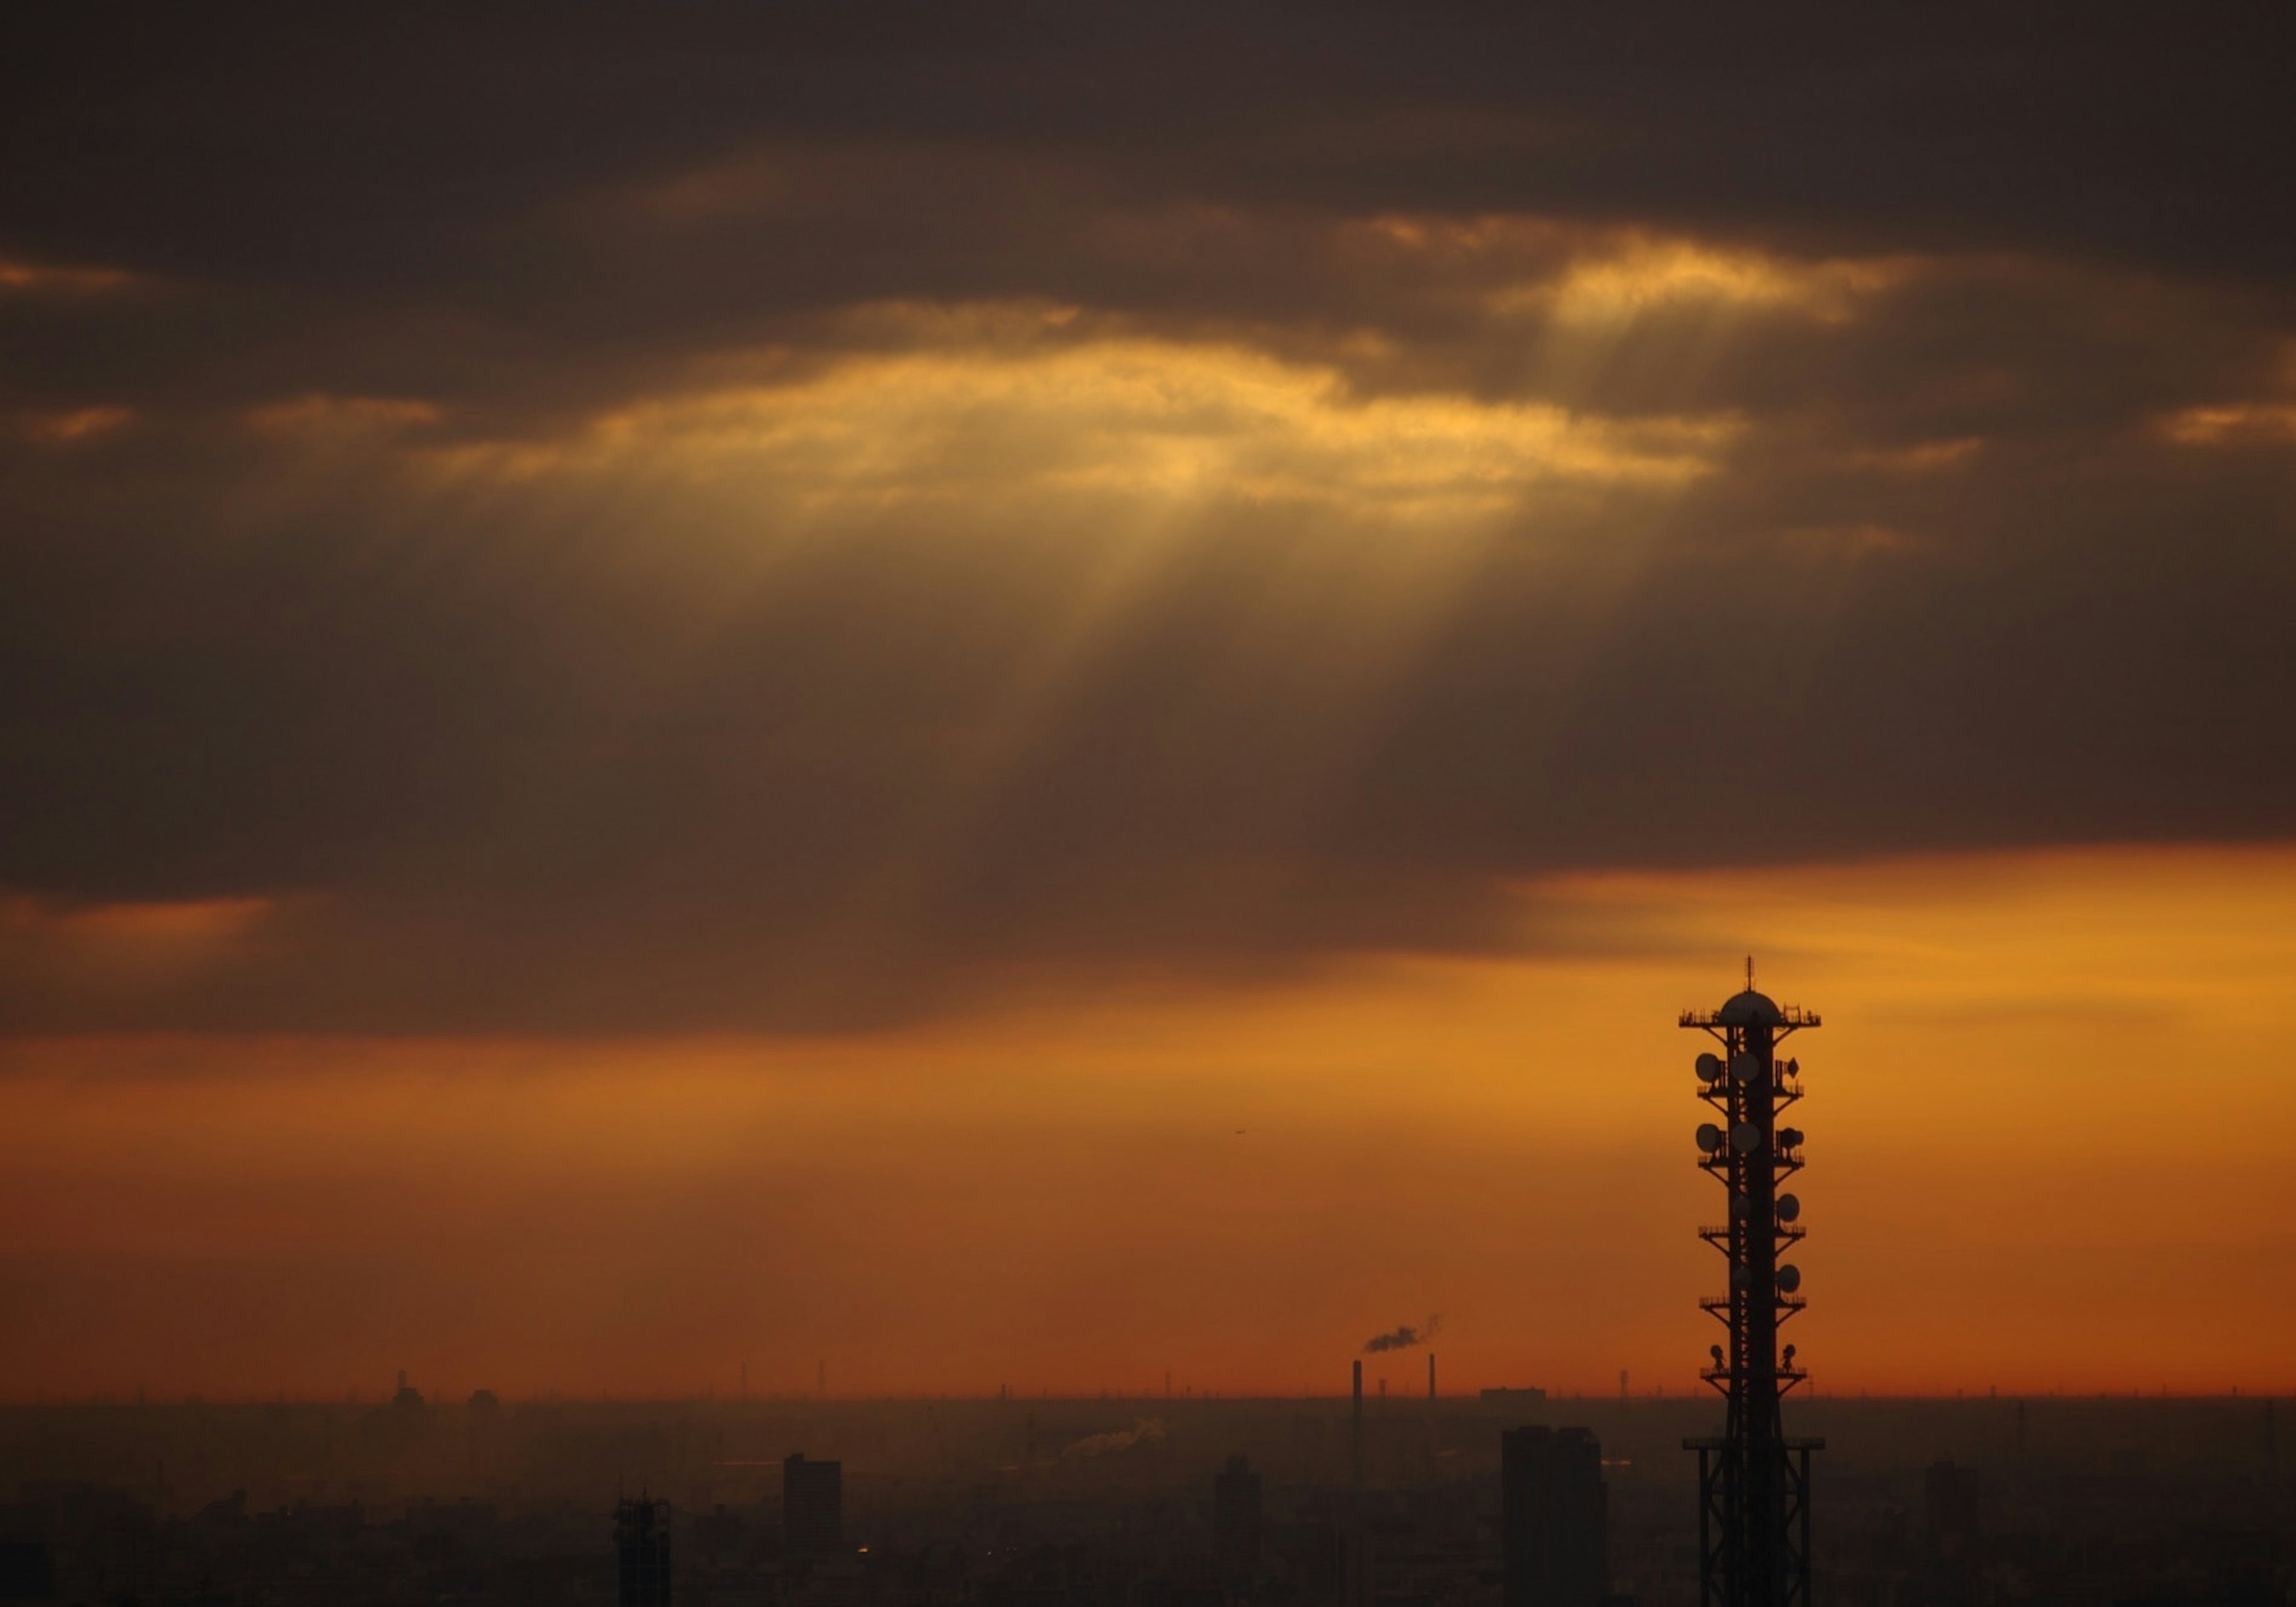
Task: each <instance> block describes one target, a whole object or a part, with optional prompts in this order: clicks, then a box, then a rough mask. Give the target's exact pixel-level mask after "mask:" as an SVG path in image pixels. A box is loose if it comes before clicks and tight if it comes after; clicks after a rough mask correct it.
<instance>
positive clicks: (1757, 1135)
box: [1730, 1121, 1762, 1155]
mask: <svg viewBox="0 0 2296 1607" xmlns="http://www.w3.org/2000/svg"><path fill="white" fill-rule="evenodd" d="M1730 1147H1731V1148H1732V1149H1734V1150H1735V1151H1737V1152H1738V1153H1740V1154H1741V1155H1751V1154H1752V1153H1753V1152H1755V1151H1756V1150H1759V1149H1760V1148H1761V1147H1762V1129H1761V1128H1759V1127H1756V1126H1755V1125H1754V1124H1753V1123H1752V1122H1751V1121H1742V1122H1740V1123H1739V1124H1738V1125H1737V1126H1736V1127H1732V1128H1731V1129H1730Z"/></svg>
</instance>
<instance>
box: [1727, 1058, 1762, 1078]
mask: <svg viewBox="0 0 2296 1607" xmlns="http://www.w3.org/2000/svg"><path fill="white" fill-rule="evenodd" d="M1761 1063H1762V1062H1759V1061H1758V1060H1756V1059H1755V1058H1754V1057H1753V1056H1752V1055H1751V1054H1734V1055H1732V1056H1731V1057H1730V1075H1731V1076H1733V1077H1734V1078H1737V1079H1738V1080H1739V1081H1740V1082H1742V1083H1750V1082H1752V1081H1753V1080H1754V1073H1755V1072H1756V1071H1757V1070H1760V1069H1761Z"/></svg>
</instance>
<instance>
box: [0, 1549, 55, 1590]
mask: <svg viewBox="0 0 2296 1607" xmlns="http://www.w3.org/2000/svg"><path fill="white" fill-rule="evenodd" d="M55 1596H56V1553H55V1548H54V1547H53V1546H50V1545H49V1544H48V1543H47V1542H46V1541H45V1540H0V1602H52V1601H53V1600H55Z"/></svg>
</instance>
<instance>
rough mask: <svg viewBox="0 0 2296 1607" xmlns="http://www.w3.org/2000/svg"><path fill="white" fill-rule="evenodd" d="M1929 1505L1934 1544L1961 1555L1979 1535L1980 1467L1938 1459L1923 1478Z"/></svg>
mask: <svg viewBox="0 0 2296 1607" xmlns="http://www.w3.org/2000/svg"><path fill="white" fill-rule="evenodd" d="M1922 1495H1923V1505H1924V1506H1926V1507H1927V1508H1928V1516H1929V1525H1930V1544H1931V1545H1932V1546H1936V1547H1937V1548H1938V1549H1939V1551H1941V1552H1943V1553H1944V1554H1947V1555H1948V1556H1960V1555H1962V1554H1964V1552H1965V1551H1966V1550H1967V1548H1968V1546H1969V1543H1970V1541H1971V1540H1972V1539H1974V1538H1975V1537H1976V1535H1977V1507H1978V1485H1977V1470H1976V1469H1975V1468H1972V1467H1961V1466H1959V1465H1957V1464H1954V1463H1950V1462H1934V1463H1931V1464H1930V1470H1929V1472H1928V1473H1927V1474H1925V1475H1924V1476H1923V1480H1922Z"/></svg>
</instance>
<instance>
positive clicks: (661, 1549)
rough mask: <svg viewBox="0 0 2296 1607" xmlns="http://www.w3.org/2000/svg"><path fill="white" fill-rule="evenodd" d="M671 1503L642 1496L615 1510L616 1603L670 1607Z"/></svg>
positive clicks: (621, 1605) (630, 1605) (634, 1605)
mask: <svg viewBox="0 0 2296 1607" xmlns="http://www.w3.org/2000/svg"><path fill="white" fill-rule="evenodd" d="M669 1561H670V1559H669V1503H668V1502H667V1501H654V1500H650V1499H648V1498H647V1497H645V1496H639V1497H638V1498H637V1499H636V1500H635V1501H624V1502H622V1503H621V1504H620V1505H618V1506H616V1507H615V1508H614V1580H615V1595H614V1599H615V1600H616V1601H617V1602H618V1603H620V1607H669Z"/></svg>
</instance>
